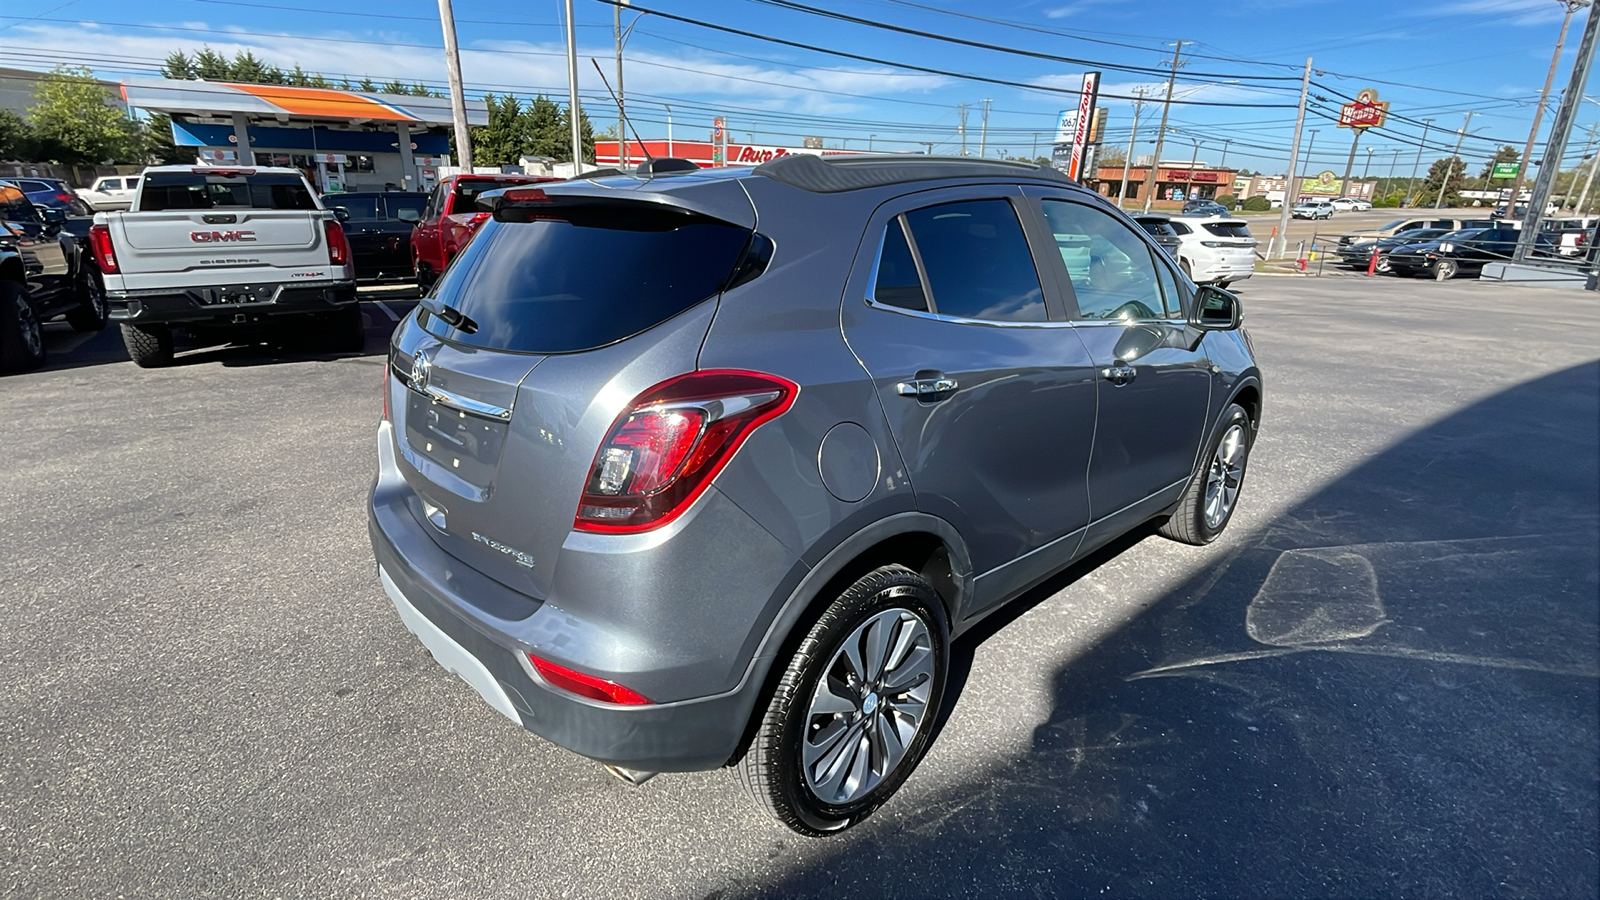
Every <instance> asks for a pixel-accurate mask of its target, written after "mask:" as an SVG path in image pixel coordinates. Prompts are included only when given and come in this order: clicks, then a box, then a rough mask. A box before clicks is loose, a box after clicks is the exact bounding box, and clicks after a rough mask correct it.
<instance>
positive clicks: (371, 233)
mask: <svg viewBox="0 0 1600 900" xmlns="http://www.w3.org/2000/svg"><path fill="white" fill-rule="evenodd" d="M322 202H323V204H324V205H325V206H327V208H329V209H331V210H333V214H334V215H335V216H336V217H338V219H339V222H340V224H342V225H343V226H344V235H345V239H346V240H348V241H349V242H350V257H351V259H352V260H354V261H355V265H356V283H358V284H385V283H395V282H409V281H413V280H415V278H416V270H415V269H414V268H413V267H412V265H411V233H412V231H413V230H414V229H415V228H416V225H417V223H418V222H421V221H422V210H423V208H424V207H426V206H427V205H428V195H427V194H424V193H422V192H420V191H381V192H380V191H374V192H370V193H368V192H351V193H347V194H328V195H326V196H324V197H323V198H322Z"/></svg>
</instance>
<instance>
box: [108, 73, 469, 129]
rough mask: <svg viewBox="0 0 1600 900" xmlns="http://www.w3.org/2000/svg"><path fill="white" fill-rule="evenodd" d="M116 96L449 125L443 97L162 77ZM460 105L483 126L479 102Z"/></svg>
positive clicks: (179, 105) (171, 109)
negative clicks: (179, 79) (178, 79)
mask: <svg viewBox="0 0 1600 900" xmlns="http://www.w3.org/2000/svg"><path fill="white" fill-rule="evenodd" d="M122 96H123V99H124V100H126V101H127V103H128V105H129V106H137V107H138V108H140V109H144V110H149V111H151V112H161V113H167V114H169V115H183V114H188V115H193V116H227V115H231V114H233V113H241V114H244V115H247V116H252V117H260V118H274V119H277V120H279V121H284V122H287V121H290V120H293V119H300V120H306V119H315V120H318V121H322V122H327V121H330V120H334V121H341V120H342V121H345V122H349V123H352V124H361V123H366V122H411V123H415V124H417V125H449V124H450V98H448V97H414V96H411V95H409V94H369V93H366V92H364V91H340V90H334V89H332V88H312V87H295V86H292V85H284V84H232V83H229V82H221V81H176V80H171V79H166V78H130V79H128V80H126V81H124V82H123V83H122ZM466 105H467V124H469V125H487V124H489V109H488V107H486V106H485V105H484V104H483V101H481V100H468V101H467V104H466Z"/></svg>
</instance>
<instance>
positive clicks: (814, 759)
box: [802, 721, 861, 794]
mask: <svg viewBox="0 0 1600 900" xmlns="http://www.w3.org/2000/svg"><path fill="white" fill-rule="evenodd" d="M820 734H821V735H823V738H822V741H821V742H820V743H816V744H813V743H811V742H810V741H809V740H808V741H806V743H805V745H804V746H803V747H802V750H803V751H804V752H803V754H802V758H803V761H804V762H805V767H806V778H807V779H808V780H810V781H811V782H812V784H813V785H815V787H816V788H817V791H818V793H819V794H820V793H821V792H822V791H823V790H824V789H825V786H826V785H827V784H828V783H829V782H837V781H838V779H839V777H840V774H841V773H842V772H843V771H844V770H845V769H846V768H847V765H846V764H847V763H848V759H847V757H848V756H849V755H850V752H851V748H852V747H854V746H855V745H856V743H857V742H858V740H859V738H860V737H861V723H860V722H851V723H849V724H845V723H844V722H843V721H840V722H837V723H835V724H834V725H832V726H829V727H826V728H823V729H822V731H821V732H820Z"/></svg>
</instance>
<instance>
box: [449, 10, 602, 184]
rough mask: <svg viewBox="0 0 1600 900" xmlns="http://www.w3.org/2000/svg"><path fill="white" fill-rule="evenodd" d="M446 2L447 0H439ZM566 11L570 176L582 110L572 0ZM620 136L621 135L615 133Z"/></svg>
mask: <svg viewBox="0 0 1600 900" xmlns="http://www.w3.org/2000/svg"><path fill="white" fill-rule="evenodd" d="M439 2H440V3H446V2H448V0H439ZM566 11H567V118H568V119H570V120H571V122H572V177H574V178H576V177H578V176H579V175H582V174H583V126H582V125H581V124H580V122H581V118H580V117H581V116H582V110H581V109H579V108H578V27H577V26H576V25H575V24H573V21H572V0H566ZM617 137H619V138H620V137H622V135H620V134H619V135H617Z"/></svg>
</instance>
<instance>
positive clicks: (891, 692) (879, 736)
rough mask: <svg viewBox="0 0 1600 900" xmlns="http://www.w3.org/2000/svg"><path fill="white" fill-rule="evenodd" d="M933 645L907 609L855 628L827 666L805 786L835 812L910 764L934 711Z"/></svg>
mask: <svg viewBox="0 0 1600 900" xmlns="http://www.w3.org/2000/svg"><path fill="white" fill-rule="evenodd" d="M933 666H934V654H933V639H932V637H931V636H930V635H929V633H928V628H927V626H926V625H925V624H924V623H923V621H922V619H921V618H920V617H919V616H917V615H916V614H915V613H913V612H911V611H910V610H908V609H900V608H896V609H888V610H884V611H883V612H880V613H878V614H876V615H874V616H872V617H871V618H869V619H867V620H866V621H865V622H863V623H861V624H860V625H859V626H857V627H856V629H855V630H854V631H852V632H851V633H850V636H849V637H848V638H846V639H845V641H844V643H843V644H842V645H841V646H840V647H839V649H838V650H837V651H835V652H834V654H833V658H832V659H830V660H828V664H827V666H826V667H824V669H823V672H822V677H821V678H819V679H818V681H817V686H816V689H815V690H814V691H812V694H811V701H810V704H809V705H808V706H807V708H806V719H805V732H804V735H803V737H802V738H801V743H800V756H801V768H802V770H803V772H804V773H805V780H806V786H807V787H809V788H810V789H811V791H812V793H814V794H815V795H816V796H817V798H818V799H819V800H821V801H822V802H824V803H827V804H832V805H834V806H842V805H845V804H848V803H853V802H855V801H856V800H859V799H861V798H862V797H865V796H866V795H867V794H868V793H869V792H871V791H872V790H873V789H874V788H876V787H877V786H878V785H880V784H882V783H883V780H884V779H885V778H887V777H888V776H889V775H890V773H892V772H893V771H894V770H895V768H896V767H897V766H899V765H900V763H901V762H902V761H903V760H904V759H905V755H906V750H907V748H908V747H909V746H910V745H911V742H912V740H913V739H914V738H915V737H916V734H917V731H918V729H920V728H922V727H923V725H924V722H925V721H926V720H927V718H928V716H929V715H930V714H931V713H932V710H930V709H929V708H928V700H929V694H930V692H931V691H932V689H933V682H934V678H933V676H934V672H933Z"/></svg>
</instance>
